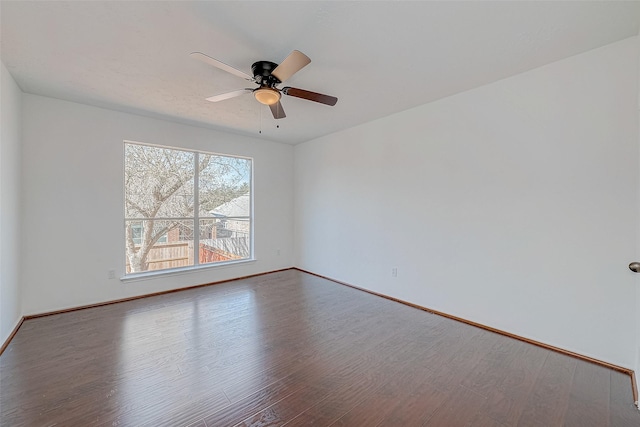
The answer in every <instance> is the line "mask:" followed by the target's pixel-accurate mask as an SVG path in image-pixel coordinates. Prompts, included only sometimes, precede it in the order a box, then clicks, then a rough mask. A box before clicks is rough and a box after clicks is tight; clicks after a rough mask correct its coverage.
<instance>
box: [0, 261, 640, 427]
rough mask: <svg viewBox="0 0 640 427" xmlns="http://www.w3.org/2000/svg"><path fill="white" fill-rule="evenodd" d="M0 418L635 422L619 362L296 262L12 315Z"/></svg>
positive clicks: (161, 422)
mask: <svg viewBox="0 0 640 427" xmlns="http://www.w3.org/2000/svg"><path fill="white" fill-rule="evenodd" d="M0 425H2V426H12V427H18V426H29V427H31V426H51V425H60V426H193V427H212V426H216V427H217V426H281V425H286V426H288V427H292V426H308V425H318V426H329V425H331V426H372V427H373V426H447V427H449V426H516V425H517V426H563V425H564V426H580V427H586V426H612V427H616V426H621V427H622V426H634V427H637V426H640V411H638V410H637V409H635V407H634V406H633V403H632V392H631V381H630V378H629V376H628V375H625V374H622V373H619V372H616V371H613V370H610V369H607V368H604V367H602V366H598V365H595V364H592V363H589V362H585V361H581V360H578V359H575V358H572V357H569V356H566V355H563V354H560V353H556V352H553V351H550V350H546V349H543V348H541V347H537V346H534V345H531V344H528V343H525V342H522V341H518V340H514V339H512V338H507V337H504V336H501V335H498V334H496V333H493V332H489V331H485V330H482V329H479V328H476V327H473V326H469V325H466V324H463V323H460V322H456V321H454V320H451V319H447V318H444V317H440V316H437V315H434V314H430V313H427V312H425V311H421V310H418V309H415V308H412V307H408V306H405V305H402V304H399V303H397V302H393V301H389V300H386V299H383V298H380V297H376V296H373V295H370V294H367V293H365V292H362V291H359V290H356V289H352V288H349V287H346V286H343V285H339V284H336V283H334V282H331V281H328V280H324V279H322V278H319V277H316V276H312V275H309V274H305V273H302V272H299V271H296V270H288V271H283V272H278V273H272V274H268V275H263V276H258V277H253V278H248V279H243V280H239V281H234V282H229V283H224V284H219V285H215V286H209V287H202V288H197V289H191V290H188V291H183V292H177V293H171V294H166V295H160V296H155V297H150V298H145V299H139V300H134V301H128V302H122V303H118V304H112V305H107V306H103V307H96V308H90V309H85V310H80V311H75V312H70V313H63V314H56V315H51V316H47V317H41V318H37V319H30V320H27V321H25V322H24V324H23V325H22V327H21V328H20V330H19V331H18V333H17V334H16V336H15V337H14V339H13V341H12V342H11V343H10V345H9V346H8V347H7V349H6V351H5V352H4V354H3V355H2V356H1V357H0Z"/></svg>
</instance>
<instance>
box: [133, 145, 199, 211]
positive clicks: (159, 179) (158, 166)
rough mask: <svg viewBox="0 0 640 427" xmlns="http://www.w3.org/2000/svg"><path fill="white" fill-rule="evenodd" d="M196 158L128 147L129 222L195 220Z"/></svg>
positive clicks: (167, 151)
mask: <svg viewBox="0 0 640 427" xmlns="http://www.w3.org/2000/svg"><path fill="white" fill-rule="evenodd" d="M194 156H195V154H194V153H191V152H188V151H180V150H172V149H169V148H160V147H150V146H147V145H138V144H125V162H124V164H125V178H124V179H125V181H124V182H125V185H124V193H125V218H184V217H192V216H193V213H194V211H193V202H194V200H193V182H194V173H195V166H194Z"/></svg>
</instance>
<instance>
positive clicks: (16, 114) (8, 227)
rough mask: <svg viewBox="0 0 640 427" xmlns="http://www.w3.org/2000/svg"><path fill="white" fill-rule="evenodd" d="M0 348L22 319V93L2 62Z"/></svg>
mask: <svg viewBox="0 0 640 427" xmlns="http://www.w3.org/2000/svg"><path fill="white" fill-rule="evenodd" d="M0 66H1V68H0V78H1V79H2V80H1V83H0V94H1V96H0V102H1V104H0V345H2V343H4V342H5V341H6V339H7V338H8V337H9V334H11V332H12V331H13V329H14V328H15V326H16V325H17V323H18V321H19V320H20V318H21V317H22V312H21V308H20V305H21V302H20V286H19V271H20V246H19V245H20V127H21V126H20V116H21V101H22V91H21V90H20V88H19V87H18V85H16V83H15V81H14V80H13V78H12V77H11V74H9V71H8V70H7V69H6V67H5V66H4V64H2V63H0Z"/></svg>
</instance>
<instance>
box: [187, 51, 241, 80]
mask: <svg viewBox="0 0 640 427" xmlns="http://www.w3.org/2000/svg"><path fill="white" fill-rule="evenodd" d="M189 56H191V57H192V58H193V59H197V60H198V61H202V62H204V63H205V64H209V65H213V66H214V67H216V68H219V69H221V70H224V71H226V72H227V73H231V74H233V75H235V76H238V77H241V78H243V79H245V80H249V81H251V82H252V81H253V77H251V76H250V75H249V74H247V73H245V72H243V71H240V70H237V69H235V68H233V67H232V66H231V65H227V64H225V63H224V62H220V61H218V60H217V59H214V58H212V57H210V56H208V55H205V54H204V53H201V52H192V53H191V54H190V55H189Z"/></svg>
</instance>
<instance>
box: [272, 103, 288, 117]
mask: <svg viewBox="0 0 640 427" xmlns="http://www.w3.org/2000/svg"><path fill="white" fill-rule="evenodd" d="M269 108H270V109H271V114H273V118H274V119H284V118H285V117H287V115H286V114H285V113H284V110H283V109H282V104H281V103H280V101H278V102H276V103H275V104H271V105H269Z"/></svg>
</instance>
